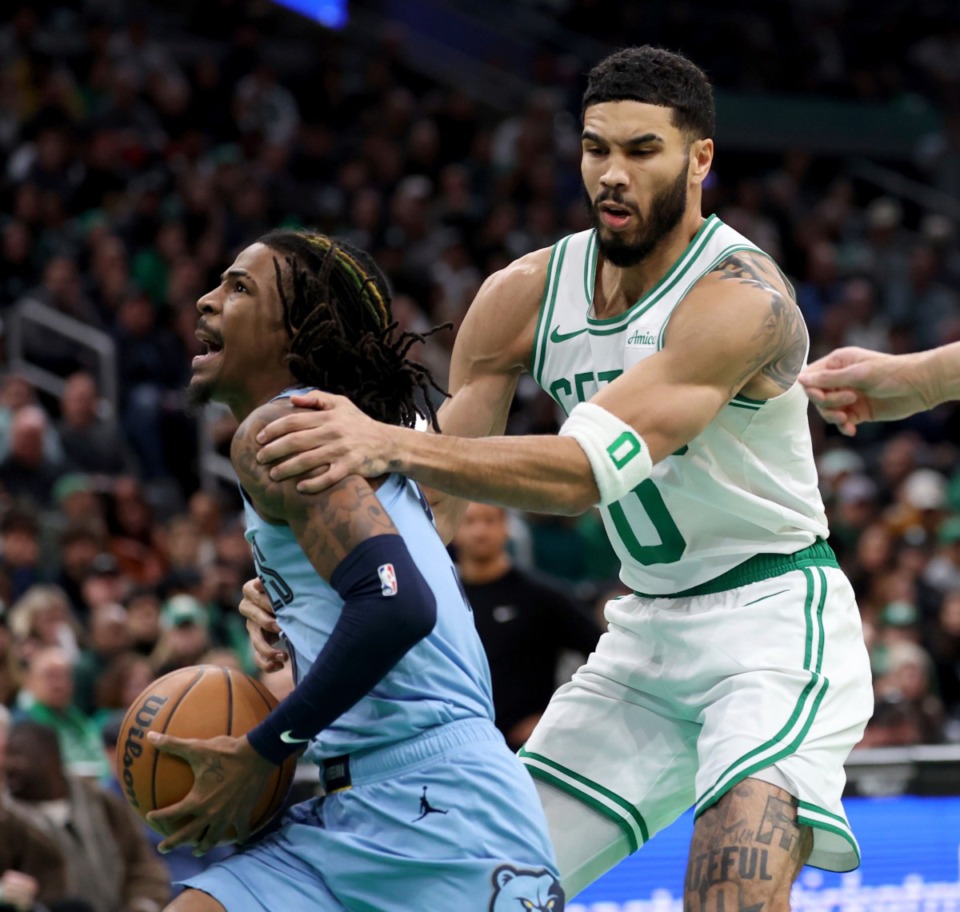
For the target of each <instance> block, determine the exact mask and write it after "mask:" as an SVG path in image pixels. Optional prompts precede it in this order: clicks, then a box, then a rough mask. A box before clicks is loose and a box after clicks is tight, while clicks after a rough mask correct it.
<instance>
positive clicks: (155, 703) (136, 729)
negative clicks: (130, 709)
mask: <svg viewBox="0 0 960 912" xmlns="http://www.w3.org/2000/svg"><path fill="white" fill-rule="evenodd" d="M167 699H168V698H167V697H160V696H157V695H156V694H151V695H150V696H149V697H147V699H146V700H144V701H143V706H141V707H140V709H138V710H137V715H136V716H135V717H134V725H133V726H131V728H130V729H129V731H128V732H127V739H126V741H124V742H123V790H124V792H126V795H127V798H128V799H129V801H130V803H131V804H132V805H133V806H134V807H139V806H140V804H139V802H138V801H137V795H136V790H135V789H134V782H133V772H132V770H131V769H130V767H132V766H133V764H134V763H136V762H137V759H138V758H139V757H140V755H141V754H142V753H143V739H144V738H145V737H146V734H147V729H148V728H150V726H151V725H152V724H153V720H154V719H155V718H156V715H157V713H158V712H160V709H161V708H162V707H163V704H164V703H166V702H167Z"/></svg>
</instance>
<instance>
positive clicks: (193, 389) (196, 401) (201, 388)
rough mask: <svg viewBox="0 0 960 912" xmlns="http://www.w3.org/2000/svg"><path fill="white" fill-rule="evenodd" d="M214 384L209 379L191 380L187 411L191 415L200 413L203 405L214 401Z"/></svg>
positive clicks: (188, 390) (188, 387)
mask: <svg viewBox="0 0 960 912" xmlns="http://www.w3.org/2000/svg"><path fill="white" fill-rule="evenodd" d="M213 393H214V385H213V384H212V383H210V382H209V381H204V380H196V379H193V380H191V381H190V383H189V385H188V386H187V411H188V413H189V414H191V415H198V414H200V412H202V411H203V407H204V406H205V405H208V404H209V403H211V402H213Z"/></svg>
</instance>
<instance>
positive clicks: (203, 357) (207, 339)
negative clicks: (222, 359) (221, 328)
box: [193, 335, 223, 365]
mask: <svg viewBox="0 0 960 912" xmlns="http://www.w3.org/2000/svg"><path fill="white" fill-rule="evenodd" d="M197 341H198V342H199V343H200V346H201V348H202V349H203V351H202V352H201V353H200V354H199V355H195V356H194V359H193V364H194V365H197V364H198V363H203V362H205V361H210V360H212V359H213V358H215V357H216V356H217V355H219V354H220V352H222V351H223V343H222V342H221V341H220V340H219V339H217V338H215V337H214V336H207V335H204V336H201V335H198V336H197Z"/></svg>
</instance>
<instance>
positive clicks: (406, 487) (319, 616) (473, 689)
mask: <svg viewBox="0 0 960 912" xmlns="http://www.w3.org/2000/svg"><path fill="white" fill-rule="evenodd" d="M376 494H377V497H378V499H379V500H380V503H381V504H382V505H383V508H384V509H385V510H386V512H387V513H388V514H389V516H390V519H391V520H392V521H393V524H394V525H395V526H396V527H397V530H398V531H399V533H400V535H401V536H402V537H403V540H404V542H405V543H406V546H407V548H408V549H409V550H410V554H411V555H412V557H413V560H414V562H415V563H416V565H417V567H418V568H419V570H420V572H421V573H422V574H423V576H424V578H425V579H426V581H427V584H428V585H429V586H430V588H431V589H432V590H433V594H434V596H435V597H436V600H437V622H436V625H435V626H434V628H433V630H432V631H431V632H430V634H429V635H428V636H427V637H425V638H424V639H423V640H421V641H420V642H419V643H417V644H416V645H415V646H414V647H413V648H412V649H411V650H410V651H409V652H407V654H406V655H405V656H404V657H403V658H402V659H401V660H400V661H399V662H398V663H397V664H396V665H395V666H394V667H393V669H391V671H390V672H389V673H388V674H387V675H386V677H384V678H383V679H382V680H381V681H380V682H379V683H378V684H377V685H376V687H374V688H373V690H372V691H371V692H370V693H368V694H367V695H366V696H365V697H363V698H362V699H361V700H360V701H359V702H358V703H357V704H355V705H354V706H353V707H352V708H351V709H349V710H347V712H345V713H344V714H343V715H342V716H340V718H339V719H337V720H336V721H335V722H334V723H333V724H332V725H331V726H329V727H328V728H326V729H325V730H324V731H322V732H320V733H319V735H317V737H316V738H315V739H314V740H313V742H312V743H311V745H310V746H309V748H308V749H307V752H306V754H305V756H306V757H307V758H308V759H310V760H313V761H315V762H319V761H320V760H322V759H323V758H325V757H333V756H337V755H339V754H348V753H354V752H356V751H361V750H369V749H371V748H377V747H382V746H384V745H386V744H393V743H395V742H397V741H400V740H403V739H405V738H411V737H413V736H415V735H418V734H420V733H422V732H424V731H426V730H427V729H430V728H433V727H434V726H437V725H442V724H444V723H447V722H452V721H454V720H459V719H467V718H478V717H479V718H486V719H490V720H492V719H493V700H492V697H491V685H490V669H489V666H488V664H487V658H486V654H485V653H484V650H483V645H482V644H481V642H480V638H479V636H478V635H477V630H476V625H475V623H474V619H473V613H472V611H471V609H470V606H469V604H468V602H467V599H466V597H465V596H464V594H463V590H462V589H461V586H460V581H459V577H458V576H457V572H456V569H455V567H454V565H453V562H452V561H451V559H450V556H449V554H448V553H447V550H446V548H445V547H444V545H443V542H442V541H441V540H440V536H439V535H438V534H437V530H436V528H435V526H434V524H433V517H432V514H431V513H430V508H429V506H428V505H427V502H426V500H425V499H424V497H423V494H422V493H421V491H420V489H419V488H418V487H417V485H416V484H415V483H414V482H412V481H410V480H409V479H406V478H404V477H403V476H401V475H391V476H389V477H388V479H387V480H386V481H385V483H384V484H382V485H381V486H380V487H379V488H378V489H377V492H376ZM244 508H245V513H246V521H247V529H246V538H247V541H249V542H250V545H251V548H252V549H253V557H254V561H255V563H256V567H257V574H258V575H259V577H260V579H261V581H262V582H263V585H264V587H265V588H266V590H267V592H268V593H269V595H270V601H271V604H272V606H273V610H274V612H275V613H276V616H277V621H278V623H279V625H280V628H281V630H282V632H283V636H284V638H285V640H286V641H287V648H288V651H289V653H290V656H291V661H293V663H294V678H295V680H298V681H299V680H300V678H301V677H303V675H305V674H306V673H307V671H308V670H309V668H310V666H311V665H312V664H313V661H314V659H315V658H316V657H317V655H318V654H319V653H320V650H321V649H322V648H323V645H324V643H326V641H327V639H328V638H329V636H330V634H331V632H332V631H333V628H334V626H335V625H336V623H337V619H338V618H339V617H340V610H341V608H342V606H343V599H342V598H341V597H340V595H339V594H338V593H337V592H336V590H335V589H333V588H332V587H331V586H330V584H329V583H328V582H327V581H326V580H324V579H323V578H322V577H321V576H320V575H319V574H318V573H317V571H316V570H315V569H314V568H313V565H312V564H311V563H310V561H309V559H308V558H307V556H306V555H305V554H304V553H303V551H302V550H301V548H300V545H299V544H298V542H297V540H296V538H295V536H294V534H293V532H292V531H291V530H290V528H289V527H288V526H286V525H279V524H274V523H268V522H266V521H265V520H264V519H263V518H262V517H261V516H260V515H259V514H258V513H257V512H256V510H254V509H253V507H252V506H251V505H250V503H249V500H248V499H247V498H246V496H245V497H244Z"/></svg>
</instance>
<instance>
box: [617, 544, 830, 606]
mask: <svg viewBox="0 0 960 912" xmlns="http://www.w3.org/2000/svg"><path fill="white" fill-rule="evenodd" d="M814 566H817V567H839V566H840V564H838V563H837V556H836V555H835V554H834V553H833V548H831V547H830V546H829V545H828V544H827V543H826V542H825V541H824V540H823V539H822V538H818V539H817V540H816V541H815V542H814V543H813V544H812V545H810V546H809V547H808V548H804V549H803V550H801V551H795V552H794V553H793V554H755V555H754V556H753V557H750V558H748V559H747V560H745V561H744V562H743V563H742V564H737V566H736V567H733V568H732V569H730V570H728V571H727V572H726V573H721V574H720V575H719V576H717V577H714V578H713V579H712V580H708V581H707V582H705V583H701V584H700V585H699V586H693V587H692V588H690V589H684V590H683V592H668V593H656V592H637V591H636V590H634V593H633V594H634V595H639V596H640V597H641V598H692V597H693V596H695V595H712V594H713V593H714V592H725V591H726V590H728V589H737V588H739V587H740V586H747V585H749V584H750V583H759V582H760V580H765V579H770V577H772V576H780V575H782V574H784V573H789V572H790V571H791V570H799V569H800V568H801V567H814Z"/></svg>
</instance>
